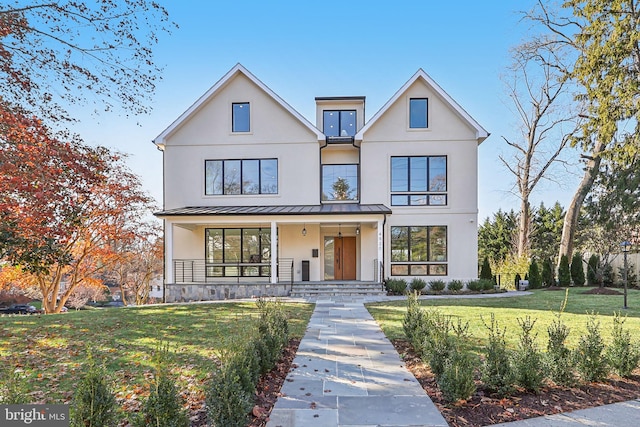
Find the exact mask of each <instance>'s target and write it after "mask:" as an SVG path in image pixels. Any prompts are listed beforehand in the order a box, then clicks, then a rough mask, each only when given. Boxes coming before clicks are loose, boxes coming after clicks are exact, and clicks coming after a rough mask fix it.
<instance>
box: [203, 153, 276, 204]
mask: <svg viewBox="0 0 640 427" xmlns="http://www.w3.org/2000/svg"><path fill="white" fill-rule="evenodd" d="M205 194H206V195H207V196H212V195H219V194H278V160H277V159H248V160H206V161H205Z"/></svg>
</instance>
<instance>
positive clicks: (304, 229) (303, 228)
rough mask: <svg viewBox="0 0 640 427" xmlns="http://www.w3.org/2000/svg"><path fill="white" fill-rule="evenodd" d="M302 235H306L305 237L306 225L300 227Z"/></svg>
mask: <svg viewBox="0 0 640 427" xmlns="http://www.w3.org/2000/svg"><path fill="white" fill-rule="evenodd" d="M302 235H303V236H306V235H307V224H305V225H304V226H303V227H302Z"/></svg>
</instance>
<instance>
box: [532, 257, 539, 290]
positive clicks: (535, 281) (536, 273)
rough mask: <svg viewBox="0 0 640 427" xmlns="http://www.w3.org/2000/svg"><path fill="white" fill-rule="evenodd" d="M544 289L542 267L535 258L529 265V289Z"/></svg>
mask: <svg viewBox="0 0 640 427" xmlns="http://www.w3.org/2000/svg"><path fill="white" fill-rule="evenodd" d="M541 287H542V277H541V276H540V267H538V263H537V262H536V259H535V258H532V259H531V264H530V265H529V288H531V289H538V288H541Z"/></svg>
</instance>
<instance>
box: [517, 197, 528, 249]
mask: <svg viewBox="0 0 640 427" xmlns="http://www.w3.org/2000/svg"><path fill="white" fill-rule="evenodd" d="M530 225H531V208H530V206H529V197H528V195H527V197H526V198H525V197H523V198H522V202H521V203H520V225H519V227H518V257H519V258H520V257H523V256H527V255H529V234H530Z"/></svg>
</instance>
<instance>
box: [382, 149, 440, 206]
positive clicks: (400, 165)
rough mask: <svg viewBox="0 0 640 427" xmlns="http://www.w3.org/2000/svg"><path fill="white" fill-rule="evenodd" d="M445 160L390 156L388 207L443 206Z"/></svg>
mask: <svg viewBox="0 0 640 427" xmlns="http://www.w3.org/2000/svg"><path fill="white" fill-rule="evenodd" d="M446 204H447V157H446V156H401V157H391V205H392V206H445V205H446Z"/></svg>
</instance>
